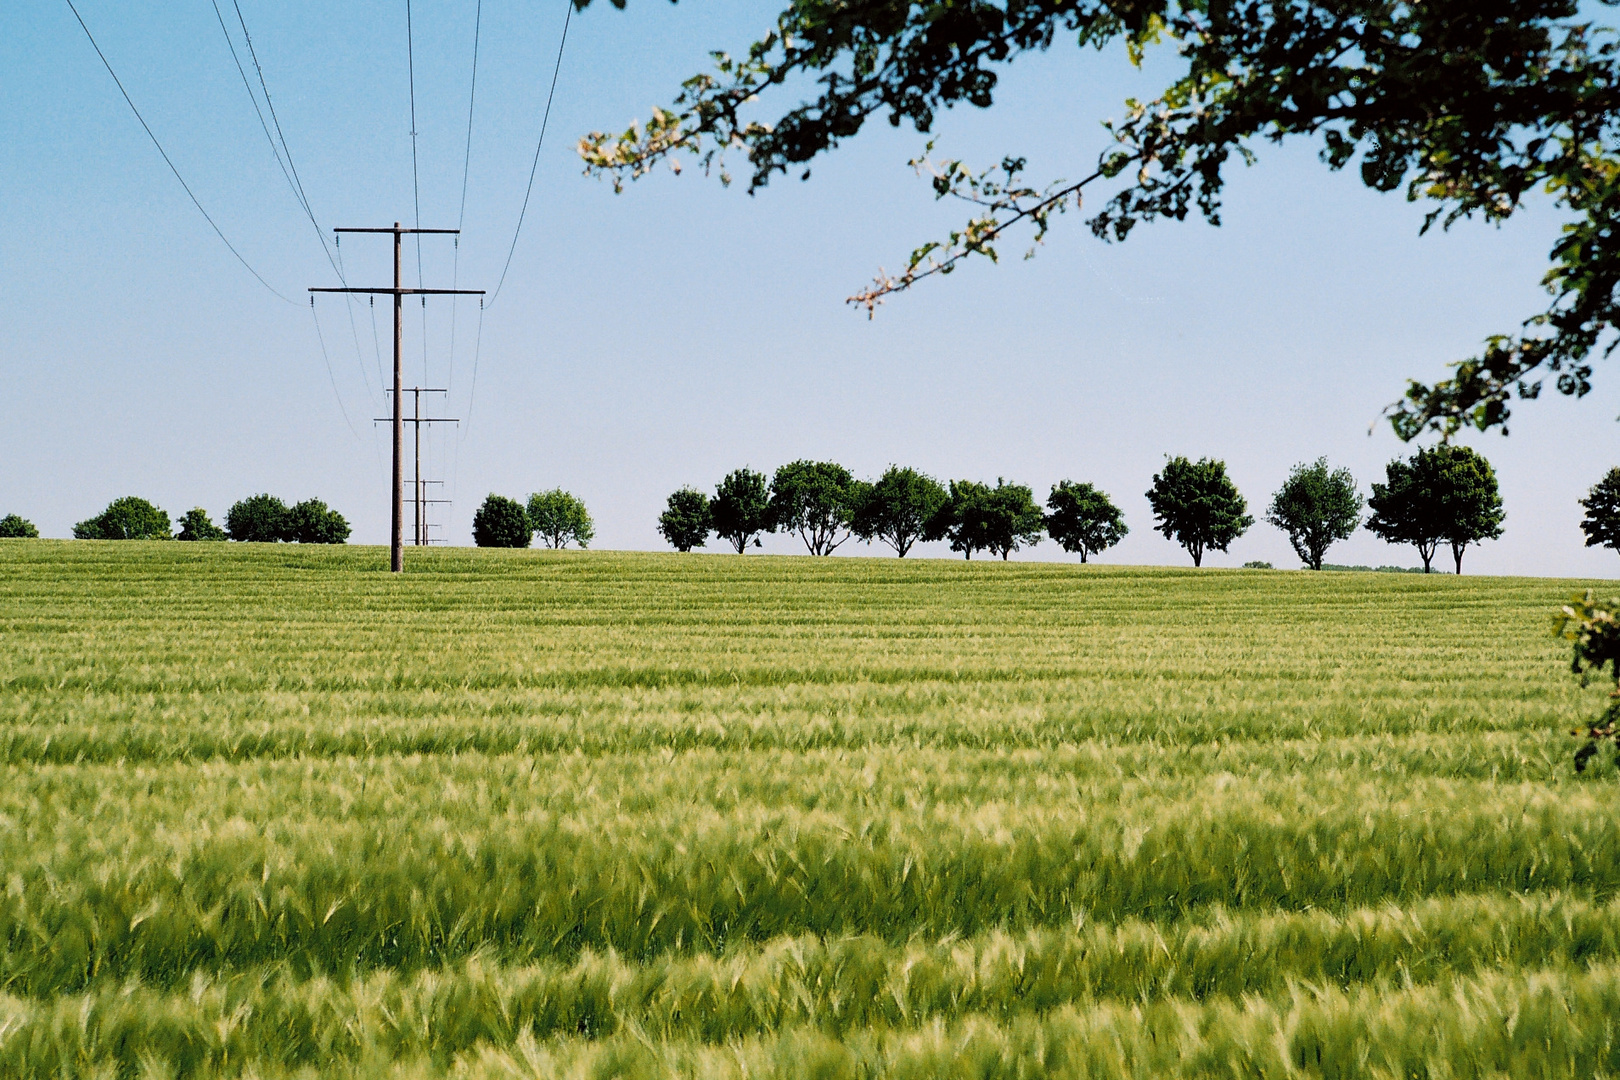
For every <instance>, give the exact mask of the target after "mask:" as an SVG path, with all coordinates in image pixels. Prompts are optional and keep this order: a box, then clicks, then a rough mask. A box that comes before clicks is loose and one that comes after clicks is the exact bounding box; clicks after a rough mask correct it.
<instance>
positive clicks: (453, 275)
mask: <svg viewBox="0 0 1620 1080" xmlns="http://www.w3.org/2000/svg"><path fill="white" fill-rule="evenodd" d="M483 25H484V0H478V6H477V7H476V8H475V9H474V10H473V54H472V82H471V84H470V86H469V87H468V90H467V150H466V152H465V153H464V154H463V155H462V158H461V210H460V212H459V213H458V214H457V215H456V228H457V229H460V228H462V227H463V226H464V225H465V224H466V221H467V179H468V177H469V176H471V175H472V136H473V104H474V103H475V102H476V101H477V100H478V36H479V33H480V31H481V30H482V29H483ZM453 259H454V261H453V263H452V265H451V270H450V286H451V288H454V287H455V286H456V284H457V282H458V281H459V280H460V278H461V237H459V236H457V237H456V246H455V255H454V256H453ZM457 306H458V305H457V304H456V303H454V302H453V301H452V303H451V304H450V377H449V378H448V379H446V380H445V385H446V386H452V385H454V382H455V375H456V308H457Z"/></svg>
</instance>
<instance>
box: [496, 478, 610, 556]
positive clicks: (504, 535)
mask: <svg viewBox="0 0 1620 1080" xmlns="http://www.w3.org/2000/svg"><path fill="white" fill-rule="evenodd" d="M595 535H596V523H595V522H593V521H592V520H591V515H590V513H589V512H588V511H587V510H586V509H585V504H584V502H582V501H581V500H580V499H578V498H577V497H575V496H573V495H570V494H569V493H568V492H566V491H564V490H563V489H562V488H553V489H552V490H550V491H541V492H537V493H536V494H533V495H530V496H529V501H528V503H527V504H526V505H525V504H524V503H520V502H518V501H517V500H516V499H508V498H507V497H506V496H504V495H496V494H494V493H493V492H492V493H491V494H490V495H489V496H488V497H487V498H486V499H485V500H484V503H483V505H482V506H480V507H479V508H478V510H477V512H476V513H474V514H473V543H475V544H477V545H478V546H479V547H510V548H526V547H528V546H529V543H530V541H531V540H533V538H534V537H536V536H538V537H539V538H540V542H541V543H543V544H545V545H546V546H547V547H551V548H564V547H567V546H568V545H569V544H571V543H573V544H578V545H579V546H580V547H582V548H586V547H590V546H591V539H592V538H593V537H594V536H595Z"/></svg>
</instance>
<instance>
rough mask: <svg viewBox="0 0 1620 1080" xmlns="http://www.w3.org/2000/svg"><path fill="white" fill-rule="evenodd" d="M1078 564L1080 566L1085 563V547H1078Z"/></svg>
mask: <svg viewBox="0 0 1620 1080" xmlns="http://www.w3.org/2000/svg"><path fill="white" fill-rule="evenodd" d="M1080 565H1081V566H1084V565H1086V549H1085V548H1081V549H1080Z"/></svg>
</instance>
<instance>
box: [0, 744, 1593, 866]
mask: <svg viewBox="0 0 1620 1080" xmlns="http://www.w3.org/2000/svg"><path fill="white" fill-rule="evenodd" d="M1568 744H1569V739H1568V737H1567V736H1559V735H1557V734H1556V733H1554V734H1550V735H1547V736H1545V737H1543V738H1540V739H1535V738H1532V737H1530V736H1520V735H1501V734H1484V735H1473V734H1470V735H1451V736H1414V737H1408V738H1402V739H1384V738H1372V737H1369V738H1365V739H1341V740H1301V741H1296V742H1285V743H1266V742H1262V741H1255V742H1244V743H1228V744H1218V743H1206V744H1202V745H1199V746H1193V747H1187V748H1181V749H1177V748H1166V747H1162V746H1154V745H1151V744H1138V743H1131V744H1125V745H1122V746H1115V745H1107V744H1101V743H1089V744H1082V745H1077V746H1067V747H1060V748H1055V749H1052V750H1012V751H1007V750H997V751H967V750H953V751H940V750H930V749H917V750H913V749H906V748H893V747H884V748H875V749H862V750H856V751H845V750H836V751H816V752H810V753H804V754H800V753H792V752H787V751H753V752H726V753H721V752H715V751H693V752H689V753H683V754H631V755H613V756H609V757H598V756H593V755H586V754H563V755H552V756H547V757H540V758H534V757H525V756H517V755H509V756H502V757H485V756H482V755H477V754H458V755H453V756H446V757H433V756H413V757H400V758H396V757H382V758H345V759H340V760H333V761H328V760H320V759H314V760H302V761H287V760H261V761H253V762H244V763H233V762H208V763H200V764H158V765H130V764H128V763H125V764H123V765H106V766H101V765H78V766H38V767H32V768H28V769H18V768H11V769H8V770H6V773H5V776H6V782H5V784H4V785H3V786H0V822H4V823H5V824H6V825H8V826H10V831H9V833H8V834H0V854H4V855H5V856H6V857H7V858H9V860H10V863H11V866H12V867H13V868H14V869H15V868H19V867H23V866H28V865H33V864H34V863H35V861H36V859H38V858H41V857H43V858H44V859H46V860H47V862H49V861H50V860H53V859H54V858H56V855H55V854H53V852H55V851H56V850H57V848H56V846H55V845H57V844H61V843H64V842H68V840H69V838H72V837H76V836H77V837H82V838H84V839H85V842H89V841H90V840H91V839H92V838H93V842H94V843H95V844H97V845H98V846H99V848H101V849H102V850H105V851H111V850H114V847H115V845H117V844H118V843H120V841H119V840H118V839H117V838H120V837H123V838H127V839H128V841H129V842H130V843H131V844H133V845H134V847H133V848H131V849H130V851H131V853H133V852H143V853H146V852H152V851H157V852H158V853H159V855H160V857H163V858H167V857H169V854H170V852H171V851H172V850H182V851H183V850H189V849H190V848H191V847H193V846H194V845H195V844H196V843H198V842H206V841H207V840H208V839H210V838H211V837H212V836H214V835H215V834H216V832H217V830H218V829H219V828H220V827H221V826H222V824H223V823H225V822H233V823H235V824H236V825H238V826H239V825H241V824H243V823H253V824H255V825H262V827H263V829H264V833H265V835H266V836H268V837H271V838H279V837H282V836H286V837H289V838H295V837H296V835H297V834H296V832H294V831H292V830H293V829H294V827H296V826H301V825H304V824H308V823H311V822H327V823H329V824H330V826H331V827H332V828H333V829H336V830H339V831H343V830H349V831H352V830H355V829H370V828H373V827H375V826H379V825H387V826H389V827H391V828H401V829H408V828H411V827H420V826H421V825H422V823H423V822H425V821H434V822H439V823H442V825H443V826H444V827H450V828H455V829H465V830H472V831H473V832H475V833H476V832H477V831H480V830H482V829H484V828H485V827H487V826H495V827H506V826H512V825H514V824H522V823H524V822H534V821H542V820H544V821H551V820H558V819H570V820H577V821H585V822H588V821H603V822H609V823H611V822H619V823H624V822H628V821H631V820H634V819H637V818H646V819H649V821H650V822H652V823H653V824H652V826H651V827H654V828H656V827H657V826H658V825H672V826H674V827H681V825H682V823H683V822H685V821H687V820H688V819H689V818H690V817H691V816H692V815H698V816H699V817H701V818H704V819H706V818H707V817H709V816H710V815H712V814H725V813H729V812H732V811H739V812H745V813H752V814H757V813H761V812H770V811H793V812H796V813H801V814H806V813H813V812H819V813H822V814H830V815H837V816H839V817H840V818H843V819H845V820H846V821H856V820H860V819H864V818H867V817H871V816H873V815H894V820H895V821H928V820H931V819H932V818H933V817H935V816H937V815H940V814H945V815H956V814H959V813H961V812H963V810H964V808H967V807H975V806H976V807H983V808H987V809H994V810H995V812H996V813H998V814H1008V813H1012V814H1019V815H1023V816H1024V817H1022V818H1021V820H1025V821H1029V822H1040V821H1043V820H1045V817H1046V816H1047V815H1050V814H1051V813H1052V812H1053V810H1054V809H1056V808H1060V807H1068V808H1071V810H1072V809H1073V808H1079V807H1091V808H1092V810H1091V813H1092V815H1093V817H1097V818H1098V820H1105V821H1106V820H1114V819H1116V818H1128V817H1131V816H1151V817H1155V818H1156V817H1157V816H1158V815H1160V814H1162V813H1163V812H1165V809H1166V808H1167V807H1171V808H1173V807H1175V806H1177V805H1179V804H1183V803H1188V802H1195V801H1203V800H1206V799H1208V798H1210V797H1211V796H1212V795H1219V796H1220V798H1221V800H1222V801H1223V804H1225V805H1240V804H1241V805H1246V806H1249V807H1251V808H1266V807H1270V808H1277V809H1280V810H1282V811H1285V812H1293V811H1296V810H1300V811H1302V812H1305V813H1308V814H1317V813H1321V812H1323V811H1324V810H1331V809H1332V808H1335V807H1342V806H1343V805H1345V804H1346V803H1348V802H1350V801H1352V800H1355V801H1359V802H1361V803H1363V804H1365V805H1367V806H1370V807H1377V806H1387V805H1390V804H1394V803H1401V804H1404V805H1407V806H1415V807H1420V808H1421V812H1424V813H1436V812H1439V811H1441V810H1443V809H1444V808H1445V806H1446V805H1447V804H1448V803H1455V804H1460V805H1474V806H1484V805H1488V804H1489V803H1491V802H1493V801H1495V800H1497V799H1499V798H1501V797H1502V794H1503V792H1504V791H1506V792H1507V793H1508V796H1509V798H1517V799H1522V798H1524V797H1525V793H1526V792H1529V791H1535V790H1538V788H1537V787H1535V786H1524V785H1526V784H1527V783H1528V784H1532V785H1540V786H1543V787H1546V786H1548V785H1551V786H1550V787H1548V793H1549V794H1557V793H1558V792H1565V793H1568V794H1569V795H1570V796H1571V797H1574V796H1575V795H1577V794H1580V795H1584V796H1586V797H1588V798H1592V799H1596V800H1597V804H1598V805H1602V806H1603V807H1604V808H1605V812H1607V808H1608V807H1609V806H1610V805H1612V803H1613V801H1614V798H1613V796H1612V795H1610V794H1609V792H1610V788H1611V784H1610V783H1607V782H1605V781H1604V780H1601V779H1594V777H1595V776H1597V775H1599V774H1603V775H1611V774H1612V769H1611V768H1610V767H1608V766H1607V765H1606V763H1604V762H1603V760H1602V759H1601V758H1600V759H1599V763H1598V764H1597V765H1595V766H1593V769H1594V773H1593V774H1592V775H1589V776H1587V777H1577V776H1576V775H1575V774H1574V771H1573V769H1572V768H1571V767H1570V765H1569V762H1568V760H1567V757H1566V756H1565V755H1564V753H1563V751H1567V749H1568ZM1554 755H1557V756H1556V757H1554ZM1509 785H1511V786H1509ZM1032 812H1033V815H1034V816H1030V815H1031V814H1032ZM1099 815H1100V816H1099ZM413 823H414V825H413ZM44 841H51V843H50V844H46V843H44ZM288 842H293V841H292V839H289V840H288ZM154 845H155V846H154ZM118 850H123V849H122V848H119V849H118Z"/></svg>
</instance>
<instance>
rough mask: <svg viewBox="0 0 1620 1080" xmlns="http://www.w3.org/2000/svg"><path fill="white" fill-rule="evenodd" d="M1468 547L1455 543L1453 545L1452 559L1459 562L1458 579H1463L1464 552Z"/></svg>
mask: <svg viewBox="0 0 1620 1080" xmlns="http://www.w3.org/2000/svg"><path fill="white" fill-rule="evenodd" d="M1467 547H1468V545H1467V544H1457V543H1453V544H1452V545H1451V555H1452V558H1454V559H1456V560H1457V576H1458V577H1462V557H1463V551H1464V549H1466V548H1467Z"/></svg>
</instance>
